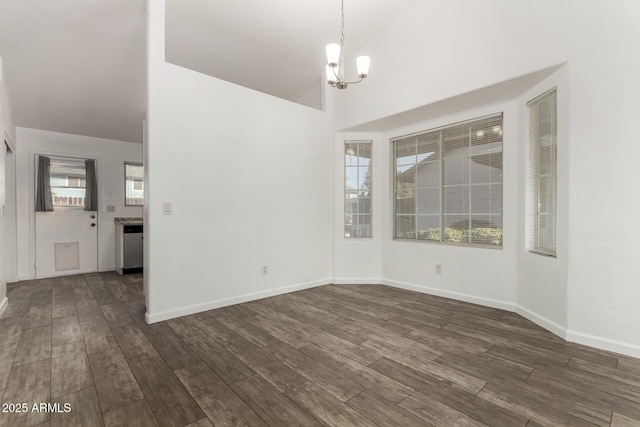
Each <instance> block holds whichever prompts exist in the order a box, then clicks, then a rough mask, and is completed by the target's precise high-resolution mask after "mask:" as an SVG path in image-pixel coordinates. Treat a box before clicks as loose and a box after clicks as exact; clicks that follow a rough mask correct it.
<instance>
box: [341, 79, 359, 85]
mask: <svg viewBox="0 0 640 427" xmlns="http://www.w3.org/2000/svg"><path fill="white" fill-rule="evenodd" d="M363 80H364V78H361V79H360V80H354V81H352V82H348V81H346V80H343V81H342V83H345V84H348V85H354V84H357V83H360V82H361V81H363Z"/></svg>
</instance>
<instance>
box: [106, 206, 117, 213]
mask: <svg viewBox="0 0 640 427" xmlns="http://www.w3.org/2000/svg"><path fill="white" fill-rule="evenodd" d="M115 211H116V207H115V206H113V205H107V212H115Z"/></svg>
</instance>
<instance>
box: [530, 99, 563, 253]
mask: <svg viewBox="0 0 640 427" xmlns="http://www.w3.org/2000/svg"><path fill="white" fill-rule="evenodd" d="M527 107H528V110H529V176H528V201H527V205H528V207H529V208H528V211H529V212H527V214H528V215H527V216H528V218H527V241H528V246H529V250H530V251H531V252H535V253H540V254H543V255H550V256H555V255H556V182H557V166H556V158H557V150H558V141H557V140H558V138H557V127H558V124H557V95H556V89H555V88H554V89H552V90H550V91H548V92H546V93H543V94H542V95H540V96H538V97H537V98H535V99H533V100H532V101H530V102H528V103H527Z"/></svg>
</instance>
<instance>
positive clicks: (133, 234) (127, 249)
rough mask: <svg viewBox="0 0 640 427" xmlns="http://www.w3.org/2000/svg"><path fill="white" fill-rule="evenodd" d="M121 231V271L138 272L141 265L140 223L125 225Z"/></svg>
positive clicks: (140, 269) (141, 233) (141, 234)
mask: <svg viewBox="0 0 640 427" xmlns="http://www.w3.org/2000/svg"><path fill="white" fill-rule="evenodd" d="M122 232H123V233H122V238H123V242H122V251H123V254H122V273H123V274H127V273H140V272H142V265H143V255H142V251H143V249H142V246H143V245H142V239H143V228H142V224H140V225H125V226H124V227H123V230H122Z"/></svg>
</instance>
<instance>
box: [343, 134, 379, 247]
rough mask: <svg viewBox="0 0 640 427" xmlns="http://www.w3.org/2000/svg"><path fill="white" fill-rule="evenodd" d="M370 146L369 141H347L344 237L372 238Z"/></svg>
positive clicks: (345, 147) (345, 150) (345, 155)
mask: <svg viewBox="0 0 640 427" xmlns="http://www.w3.org/2000/svg"><path fill="white" fill-rule="evenodd" d="M372 155H373V152H372V144H371V141H365V142H362V141H346V142H345V144H344V158H345V191H344V197H345V201H344V209H345V220H344V236H345V237H372V234H373V233H372V226H371V196H372V191H371V190H372V186H371V182H372V181H371V180H372V176H371V173H372V157H373V156H372Z"/></svg>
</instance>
